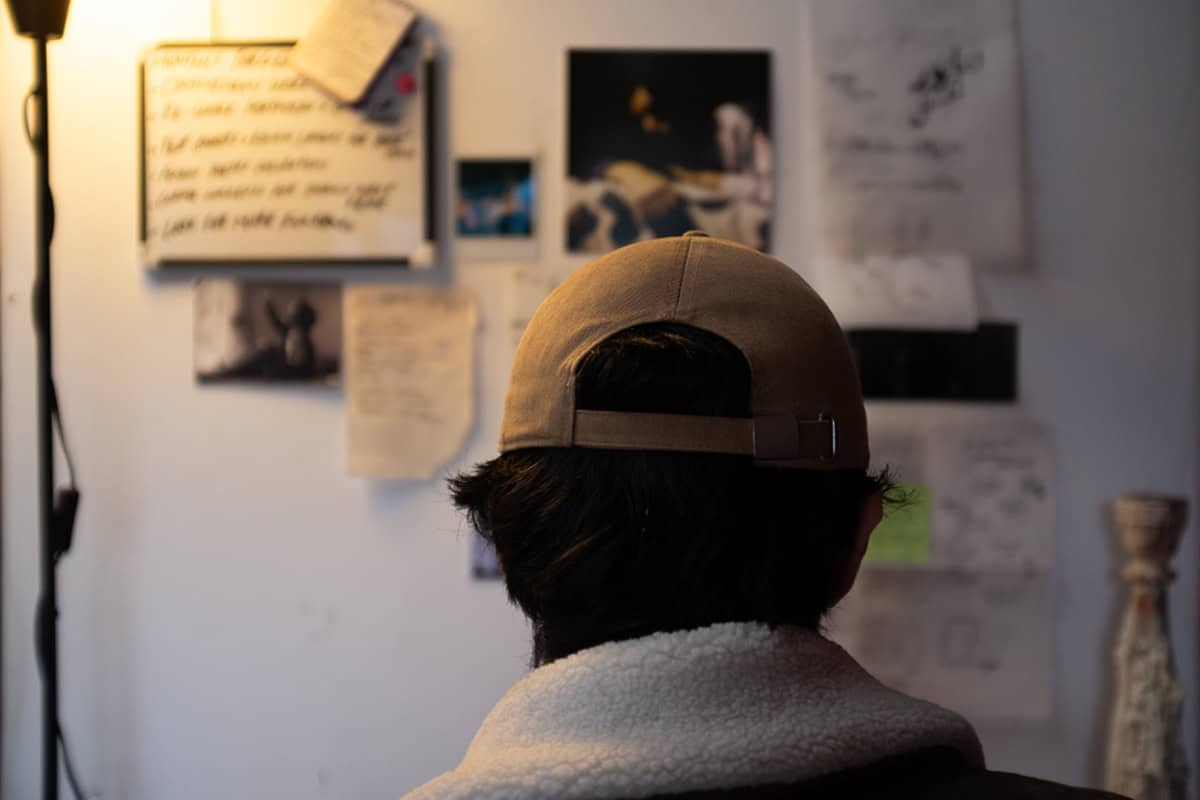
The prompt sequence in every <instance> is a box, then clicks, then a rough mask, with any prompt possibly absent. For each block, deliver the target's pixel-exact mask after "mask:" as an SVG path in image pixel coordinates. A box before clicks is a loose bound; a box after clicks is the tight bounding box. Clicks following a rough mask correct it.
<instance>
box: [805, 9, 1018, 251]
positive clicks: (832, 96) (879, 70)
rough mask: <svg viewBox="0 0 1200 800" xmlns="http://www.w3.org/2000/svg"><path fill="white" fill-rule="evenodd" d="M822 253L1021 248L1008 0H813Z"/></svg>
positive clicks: (1012, 13)
mask: <svg viewBox="0 0 1200 800" xmlns="http://www.w3.org/2000/svg"><path fill="white" fill-rule="evenodd" d="M811 29H812V32H813V47H812V52H813V59H814V64H813V69H812V70H811V73H810V74H811V75H812V85H811V91H812V97H813V104H812V107H813V113H812V114H811V115H810V118H809V130H810V140H811V141H812V142H813V143H814V153H813V155H814V159H815V163H816V180H815V182H814V185H813V187H812V188H813V190H814V191H815V193H816V197H818V198H819V203H816V204H814V213H815V215H816V219H815V220H814V221H815V223H816V225H815V230H816V234H817V248H816V251H817V252H818V254H822V255H828V256H836V257H843V258H850V259H855V260H857V259H862V258H864V257H866V256H869V255H875V254H882V255H888V256H897V255H907V254H911V253H919V252H930V251H934V252H961V253H965V254H966V255H967V257H968V258H969V259H970V261H971V263H972V264H974V265H975V266H977V267H980V268H984V269H996V268H1000V269H1019V268H1023V267H1024V265H1025V262H1026V230H1025V200H1024V168H1025V165H1024V144H1023V135H1022V130H1023V125H1022V115H1021V96H1020V79H1019V61H1018V57H1017V44H1016V10H1015V5H1014V3H1013V2H1012V0H817V2H815V3H814V5H813V7H812V26H811Z"/></svg>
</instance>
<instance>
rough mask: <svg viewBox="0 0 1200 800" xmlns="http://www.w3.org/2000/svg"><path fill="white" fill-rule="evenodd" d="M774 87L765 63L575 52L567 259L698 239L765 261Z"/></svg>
mask: <svg viewBox="0 0 1200 800" xmlns="http://www.w3.org/2000/svg"><path fill="white" fill-rule="evenodd" d="M770 87H771V75H770V55H769V54H768V53H766V52H754V51H734V50H726V51H684V50H680V51H653V50H624V51H617V50H573V51H571V53H570V55H569V63H568V98H567V104H568V112H567V114H568V125H569V127H568V142H567V148H568V153H567V160H568V166H567V169H568V180H567V199H566V207H567V211H566V214H567V218H566V229H567V231H566V238H567V249H568V250H571V251H577V252H604V251H607V250H612V249H614V248H616V247H620V246H622V245H626V244H630V243H632V242H636V241H640V240H643V239H653V238H657V237H661V236H673V235H678V234H681V233H684V232H686V231H688V230H692V229H699V230H704V231H706V232H708V233H710V234H712V235H713V236H719V237H722V238H725V239H731V240H734V241H738V242H742V243H744V244H747V245H750V246H751V247H756V248H758V249H760V250H765V249H767V247H768V244H769V238H770V230H769V228H770V220H771V207H772V204H773V202H774V194H775V187H774V183H775V176H774V166H773V157H772V150H771V135H772V134H771V114H770V99H771V88H770Z"/></svg>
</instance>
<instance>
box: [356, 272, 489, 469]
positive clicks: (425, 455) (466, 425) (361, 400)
mask: <svg viewBox="0 0 1200 800" xmlns="http://www.w3.org/2000/svg"><path fill="white" fill-rule="evenodd" d="M344 304H345V309H344V313H345V320H346V322H345V326H346V335H345V351H346V406H347V437H346V438H347V448H348V467H349V471H350V472H351V474H354V475H364V476H373V477H386V478H429V477H432V476H433V475H434V474H435V473H436V472H437V470H438V469H439V468H440V467H441V466H442V465H444V464H445V463H446V461H447V460H448V459H449V458H450V457H451V456H453V455H454V453H455V452H457V451H458V449H459V447H461V446H462V442H463V440H464V438H465V437H466V435H467V432H468V431H469V430H470V428H471V424H472V420H473V418H474V381H473V376H474V367H475V364H474V353H475V327H476V315H477V311H476V305H475V298H474V295H473V294H472V293H471V292H470V291H469V290H466V289H462V288H456V289H441V288H436V287H431V286H398V285H364V286H348V287H347V288H346V290H345V298H344Z"/></svg>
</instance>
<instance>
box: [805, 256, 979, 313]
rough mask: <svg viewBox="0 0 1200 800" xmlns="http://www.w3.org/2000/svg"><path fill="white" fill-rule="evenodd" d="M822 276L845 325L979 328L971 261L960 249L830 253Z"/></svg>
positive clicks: (824, 291) (823, 292)
mask: <svg viewBox="0 0 1200 800" xmlns="http://www.w3.org/2000/svg"><path fill="white" fill-rule="evenodd" d="M819 278H820V287H821V295H822V297H824V298H825V301H826V302H827V303H829V307H830V309H832V310H833V314H834V316H835V317H837V319H838V322H839V323H841V325H842V327H843V328H846V329H853V328H892V329H908V328H913V329H919V330H931V329H934V330H938V329H940V330H974V329H975V328H976V327H978V325H979V307H978V304H977V302H976V298H975V283H974V280H973V278H972V275H971V267H970V264H968V263H967V259H966V258H965V257H964V256H962V255H960V254H953V253H923V254H914V255H909V256H901V257H898V258H889V257H883V256H871V257H869V258H866V259H864V260H862V261H849V260H841V259H827V260H825V261H824V262H823V263H822V264H821V267H820V273H819Z"/></svg>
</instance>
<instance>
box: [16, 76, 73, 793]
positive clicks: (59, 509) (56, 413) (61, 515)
mask: <svg viewBox="0 0 1200 800" xmlns="http://www.w3.org/2000/svg"><path fill="white" fill-rule="evenodd" d="M40 88H41V87H39V86H38V85H36V84H35V85H34V86H32V87H31V88H30V89H29V92H28V93H26V95H25V98H24V100H22V101H21V124H22V127H23V128H24V129H25V138H26V140H27V141H28V142H29V146H30V148H32V149H33V151H34V153H35V154H37V153H38V152H39V151H40V149H41V148H42V147H43V145H44V140H43V139H41V138H40V137H37V136H35V135H34V132H33V128H32V126H31V125H30V123H29V105H30V103H31V101H33V100H34V99H35V98H36V97H37V96H38V95H39V94H40V91H39V90H40ZM46 192H47V195H48V197H49V201H50V215H49V216H50V219H48V220H47V226H46V239H47V240H52V239H53V238H54V223H55V208H54V193H53V191H51V190H50V187H49V186H47V187H46ZM47 243H48V242H47ZM36 294H37V293H36V292H35V296H36ZM38 316H39V315H38V314H37V313H36V309H35V314H34V320H35V322H37V325H36V326H35V327H36V331H37V334H38V335H39V336H43V335H45V328H44V327H43V326H45V325H47V324H49V320H39V319H38ZM49 383H50V386H49V389H50V397H49V402H50V417H51V422H52V423H53V426H54V430H55V432H56V433H57V435H58V444H59V447H60V448H61V449H62V453H63V459H64V460H65V461H66V464H67V489H66V490H65V491H60V492H59V495H58V498H57V502H56V503H55V507H54V509H53V514H52V516H51V523H50V524H51V525H52V527H53V532H54V535H55V547H54V551H55V552H54V559H55V560H56V561H57V560H58V559H59V558H61V557H62V556H63V555H64V554H65V553H66V551H67V549H68V548H69V547H70V546H71V531H72V528H73V527H74V523H75V511H76V509H77V508H78V504H79V490H78V487H77V484H76V482H75V462H74V460H73V459H72V458H71V449H70V447H69V446H68V445H67V434H66V429H65V428H64V426H63V419H62V411H61V410H60V408H59V405H58V388H57V387H56V386H55V383H54V376H50V382H49ZM68 507H69V509H68ZM34 628H35V636H34V640H35V643H36V647H37V650H38V659H37V661H38V667H39V668H40V669H41V670H43V675H42V678H43V680H44V679H45V678H46V675H45V672H44V670H45V665H46V658H45V651H44V650H43V648H45V647H46V642H45V640H44V639H43V637H42V634H41V608H40V604H39V612H38V618H37V619H36V620H35V625H34ZM47 724H50V725H53V726H54V734H55V738H56V739H57V740H58V746H59V749H60V751H61V752H62V761H63V768H64V771H65V772H66V775H67V783H68V785H69V786H70V787H71V794H72V795H74V797H75V800H87V795H86V794H85V793H84V791H83V786H82V784H81V782H80V780H79V776H78V773H77V772H76V770H75V761H74V759H73V758H72V757H71V751H70V748H68V747H67V737H66V735H65V734H64V733H63V729H62V725H61V724H60V723H59V721H58V719H53V720H47ZM57 779H58V776H54V780H57Z"/></svg>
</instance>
